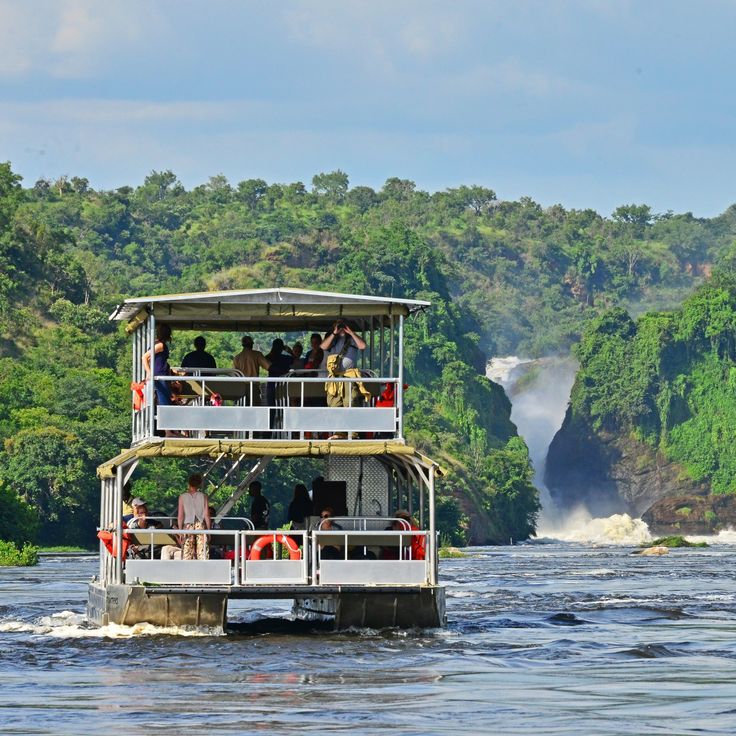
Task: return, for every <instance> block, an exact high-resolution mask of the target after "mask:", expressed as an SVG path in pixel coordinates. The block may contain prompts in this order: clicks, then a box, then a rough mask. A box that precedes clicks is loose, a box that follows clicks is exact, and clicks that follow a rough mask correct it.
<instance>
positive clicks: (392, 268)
mask: <svg viewBox="0 0 736 736" xmlns="http://www.w3.org/2000/svg"><path fill="white" fill-rule="evenodd" d="M735 233H736V208H730V209H729V210H728V211H727V212H726V213H724V214H723V215H721V216H720V217H716V218H713V219H710V220H705V219H699V218H695V217H693V216H692V215H691V214H682V215H678V214H673V213H665V214H659V215H658V214H655V213H653V212H652V211H651V209H650V208H649V207H648V206H646V205H623V206H621V207H619V208H618V209H617V210H616V211H615V212H614V213H613V214H612V216H611V217H610V218H609V217H604V216H601V215H599V214H597V213H596V212H594V211H592V210H584V211H578V210H565V209H564V208H563V207H561V206H559V205H557V206H554V207H549V208H542V207H541V206H540V205H538V204H537V203H535V202H533V201H532V200H530V199H527V198H523V199H521V200H519V201H515V202H506V201H499V200H498V199H497V197H496V195H495V193H494V192H493V191H491V190H490V189H487V188H484V187H478V186H462V187H458V188H453V189H448V190H446V191H443V192H437V193H434V194H430V193H428V192H424V191H421V190H418V189H417V188H416V186H415V184H414V183H413V182H411V181H409V180H405V179H398V178H390V179H388V180H387V181H386V183H385V184H384V186H383V187H382V188H381V189H380V190H378V191H376V190H373V189H371V188H369V187H365V186H356V187H350V186H349V180H348V177H347V175H346V174H344V173H343V172H341V171H334V172H330V173H324V174H317V175H315V176H314V178H313V180H312V182H311V187H307V186H305V185H304V184H303V183H301V182H296V183H291V184H269V183H267V182H265V181H263V180H261V179H248V180H244V181H241V182H239V183H237V184H236V185H233V184H231V183H230V182H228V181H227V180H226V179H225V178H224V177H222V176H215V177H212V178H211V179H210V180H209V181H208V182H207V183H206V184H203V185H201V186H197V187H195V188H194V189H191V190H187V189H185V188H184V187H183V186H182V184H181V183H180V182H179V181H178V179H177V177H176V176H175V174H173V173H172V172H168V171H166V172H152V173H151V174H150V175H149V176H148V177H147V178H146V179H145V181H144V183H143V184H142V185H140V186H138V187H121V188H119V189H116V190H114V191H95V190H94V189H92V188H91V187H90V185H89V182H88V181H87V180H85V179H83V178H78V177H72V178H68V177H61V178H59V179H57V180H56V181H47V180H39V181H37V182H36V183H35V184H34V185H33V186H30V187H24V186H23V183H22V182H21V180H20V177H18V176H17V175H16V174H14V173H13V171H12V168H11V166H10V164H4V165H0V440H2V448H1V452H0V484H2V485H1V486H0V495H2V500H1V501H0V506H1V507H2V508H3V509H12V510H13V511H12V513H10V512H9V513H8V514H3V516H2V518H1V519H0V538H3V537H5V538H14V539H17V540H19V541H22V540H23V539H37V540H38V541H40V542H43V543H53V542H61V541H66V542H75V543H80V544H88V542H89V539H90V538H91V536H92V534H93V529H94V521H95V517H96V514H97V510H96V504H97V485H96V482H95V477H94V470H95V467H96V466H97V464H99V463H100V462H102V461H103V460H104V459H106V458H108V457H110V456H112V455H114V454H115V453H116V452H117V451H118V450H119V448H121V447H123V446H126V445H127V443H128V441H129V407H130V392H129V387H128V381H129V369H130V353H129V347H128V345H127V344H126V340H125V338H124V336H123V334H122V333H121V332H120V331H118V330H117V329H116V328H115V326H114V325H112V324H111V323H109V322H108V320H107V316H106V315H107V314H108V313H109V312H110V311H111V309H112V307H113V306H114V305H115V304H116V303H118V302H119V301H121V300H122V299H123V298H125V297H127V296H130V295H145V294H156V293H166V292H178V291H198V290H205V289H208V290H209V289H228V288H265V287H273V286H292V287H301V288H324V289H328V290H332V291H348V292H359V293H375V294H381V295H395V296H406V297H417V298H426V299H429V300H430V301H432V302H433V308H432V310H431V311H430V312H428V313H427V314H424V315H422V316H421V317H419V318H418V319H416V320H415V321H412V323H411V324H410V326H409V328H408V330H407V352H408V366H407V368H408V380H409V382H410V384H411V386H410V389H409V390H408V392H407V408H408V415H407V422H408V427H409V439H410V440H411V442H413V443H414V444H415V445H416V446H417V447H419V448H420V449H422V450H424V451H426V452H427V453H429V454H431V455H433V456H435V457H437V458H438V459H439V460H440V461H441V462H442V463H443V464H444V465H445V466H446V467H447V468H448V470H449V474H448V477H447V478H446V479H445V481H444V482H443V484H442V488H441V499H440V522H441V528H442V531H443V533H444V534H445V536H446V538H447V539H448V540H449V541H452V542H455V543H462V542H463V541H466V540H468V539H472V540H474V541H507V540H508V539H509V538H510V537H512V538H515V539H520V538H525V537H526V536H528V535H529V534H530V533H531V532H532V530H533V527H534V520H535V515H536V512H537V510H538V502H537V496H536V492H535V490H534V488H533V487H532V485H531V470H530V466H529V460H528V456H527V451H526V447H525V445H524V443H523V441H522V440H521V439H520V438H518V437H517V436H516V430H515V428H514V426H513V425H512V424H511V422H510V420H509V403H508V400H507V398H506V396H505V395H504V392H503V390H502V389H501V388H500V387H499V386H497V385H496V384H493V383H492V382H490V381H488V380H487V379H485V377H484V375H483V373H484V366H485V361H486V359H487V357H488V356H490V355H492V354H506V353H519V354H522V353H523V354H524V355H528V356H532V357H533V356H539V355H545V354H550V353H566V352H567V351H569V349H570V347H571V346H572V345H573V344H575V343H576V342H578V340H579V339H580V335H581V334H582V332H583V330H584V329H585V326H586V325H587V324H588V323H589V322H591V320H596V319H598V318H599V317H600V315H601V314H603V313H605V312H606V310H608V309H610V308H612V307H616V306H619V307H623V308H627V309H628V310H629V311H632V312H636V313H639V312H643V311H645V310H646V309H649V308H652V307H670V306H675V305H677V304H679V303H680V302H681V301H682V299H683V298H684V297H685V296H686V295H687V294H689V293H690V292H691V291H692V290H693V288H694V287H695V286H696V285H697V284H698V283H700V282H701V281H702V280H703V279H704V278H706V277H707V276H708V275H709V274H710V270H711V268H712V264H713V263H714V262H717V261H719V260H722V259H723V258H724V257H726V255H727V254H728V253H729V249H730V247H731V246H732V244H733V241H734V234H735ZM208 339H209V340H210V344H209V347H210V348H211V350H212V352H214V353H215V354H217V355H218V357H221V358H222V357H225V358H227V357H229V356H230V355H232V354H233V353H235V352H236V351H237V336H220V335H212V336H208ZM188 349H189V345H188V344H184V343H183V342H182V341H177V343H176V344H175V346H174V351H175V353H180V354H183V353H185V352H186V351H187V350H188ZM177 357H180V355H177ZM186 470H187V469H186V468H185V467H183V466H182V465H181V464H177V463H175V462H173V461H172V463H170V464H169V465H168V466H167V467H166V468H165V469H164V470H163V471H160V470H159V472H157V473H156V474H155V476H154V475H152V474H150V473H149V474H147V472H146V471H145V469H144V472H143V475H142V476H141V477H140V479H139V480H137V481H136V483H137V485H136V492H140V493H141V494H145V495H147V496H148V497H149V498H150V499H153V501H154V502H158V503H161V504H163V503H164V502H165V500H166V499H167V498H169V499H170V498H171V497H172V494H175V493H176V492H177V490H178V489H179V488H180V487H181V483H182V480H183V478H184V474H185V473H186ZM311 470H312V469H311V468H310V467H307V466H306V465H305V464H301V465H300V464H299V463H296V462H295V463H294V464H293V467H291V468H290V470H289V472H288V473H287V474H286V477H285V478H283V479H281V480H277V479H276V478H268V479H267V482H268V483H269V484H270V486H269V487H270V488H271V489H272V494H273V500H274V501H275V510H276V511H277V513H278V511H279V510H280V509H281V508H282V507H283V504H284V502H285V500H286V498H287V494H288V484H289V483H291V482H293V480H294V479H295V478H297V477H299V478H303V477H304V476H305V475H306V474H307V473H309V472H311ZM279 484H280V485H279Z"/></svg>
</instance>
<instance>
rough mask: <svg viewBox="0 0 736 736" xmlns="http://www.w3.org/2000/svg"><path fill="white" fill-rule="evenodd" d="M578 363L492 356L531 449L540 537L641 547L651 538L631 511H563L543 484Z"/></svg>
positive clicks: (495, 375)
mask: <svg viewBox="0 0 736 736" xmlns="http://www.w3.org/2000/svg"><path fill="white" fill-rule="evenodd" d="M576 371H577V365H576V364H575V361H574V360H572V359H571V358H540V359H536V360H528V359H523V358H518V357H516V356H513V355H512V356H508V357H506V358H493V359H492V360H491V361H490V362H489V363H488V366H487V368H486V375H487V376H488V378H490V379H491V380H493V381H495V382H496V383H500V384H501V385H502V386H503V387H504V389H505V390H506V392H507V394H508V396H509V398H510V399H511V420H512V421H513V422H514V424H515V425H516V427H517V429H518V431H519V434H520V435H521V436H522V437H523V438H524V440H525V442H526V444H527V446H528V447H529V455H530V458H531V461H532V465H533V466H534V484H535V485H536V486H537V488H539V495H540V500H541V503H542V512H541V513H540V515H539V522H538V524H537V536H538V537H546V538H553V539H561V540H564V541H569V542H582V543H586V544H622V545H640V544H645V543H647V542H649V541H651V535H650V534H649V529H648V528H647V525H646V524H645V523H644V522H643V521H642V520H641V519H633V518H632V517H631V516H629V515H628V514H614V515H613V516H609V517H608V518H604V519H598V518H593V517H592V516H591V515H590V513H589V512H588V510H587V509H586V508H585V507H584V506H582V505H581V506H578V507H577V508H575V509H572V510H571V509H560V508H557V506H556V505H555V503H554V501H553V499H552V497H551V496H550V493H549V491H548V489H547V487H546V486H545V484H544V466H545V463H546V460H547V451H548V449H549V446H550V443H551V442H552V439H553V437H554V436H555V433H556V432H557V430H558V429H559V428H560V427H561V426H562V420H563V419H564V417H565V411H566V410H567V404H568V401H569V398H570V390H571V389H572V384H573V382H574V380H575V373H576Z"/></svg>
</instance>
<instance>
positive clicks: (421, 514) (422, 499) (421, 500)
mask: <svg viewBox="0 0 736 736" xmlns="http://www.w3.org/2000/svg"><path fill="white" fill-rule="evenodd" d="M425 500H426V494H425V493H424V483H423V482H422V479H421V478H419V526H420V527H421V528H422V529H424V502H425Z"/></svg>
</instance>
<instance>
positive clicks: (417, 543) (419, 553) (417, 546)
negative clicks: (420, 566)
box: [411, 524, 425, 560]
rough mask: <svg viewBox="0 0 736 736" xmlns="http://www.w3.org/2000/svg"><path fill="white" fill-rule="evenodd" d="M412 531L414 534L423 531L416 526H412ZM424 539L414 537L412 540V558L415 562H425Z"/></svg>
mask: <svg viewBox="0 0 736 736" xmlns="http://www.w3.org/2000/svg"><path fill="white" fill-rule="evenodd" d="M411 530H412V531H413V532H419V531H421V529H420V528H419V527H418V526H417V525H416V524H412V525H411ZM424 539H425V538H424V537H421V536H418V535H414V536H412V538H411V558H412V559H413V560H423V559H424V554H425V551H424Z"/></svg>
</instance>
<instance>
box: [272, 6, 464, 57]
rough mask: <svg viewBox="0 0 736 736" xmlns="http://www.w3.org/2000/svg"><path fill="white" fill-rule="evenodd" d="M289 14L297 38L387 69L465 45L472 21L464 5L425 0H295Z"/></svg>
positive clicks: (288, 21)
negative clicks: (409, 60)
mask: <svg viewBox="0 0 736 736" xmlns="http://www.w3.org/2000/svg"><path fill="white" fill-rule="evenodd" d="M283 17H284V20H285V23H286V28H287V30H288V32H289V33H290V34H291V36H292V37H293V38H294V39H296V40H297V41H299V42H301V43H303V44H305V45H308V46H312V47H313V48H316V49H317V50H319V51H323V52H324V51H326V52H334V53H336V54H337V55H339V56H342V57H343V59H344V60H345V61H346V62H350V61H353V60H356V59H359V60H360V61H361V62H362V63H363V64H364V65H366V66H377V67H378V68H379V69H381V70H384V71H396V70H397V69H398V68H399V67H400V65H401V63H402V60H403V59H402V57H408V58H409V59H413V60H415V61H419V62H423V61H431V60H434V59H436V58H437V57H441V56H443V55H444V54H446V53H448V52H450V51H452V50H454V49H457V48H460V47H461V45H462V42H463V39H464V37H465V36H466V34H467V32H468V29H469V27H470V26H471V24H472V15H471V14H470V13H468V12H463V11H462V8H461V7H458V6H455V7H453V6H452V5H449V4H444V3H442V4H437V3H429V2H426V1H425V0H404V1H403V2H401V3H396V2H393V1H390V0H374V1H373V2H370V3H367V2H362V1H359V0H347V1H346V0H342V1H341V2H339V1H338V0H328V1H325V0H323V1H322V2H320V3H315V2H311V1H310V0H295V1H294V2H292V3H290V4H288V5H286V6H285V7H284V11H283Z"/></svg>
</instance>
